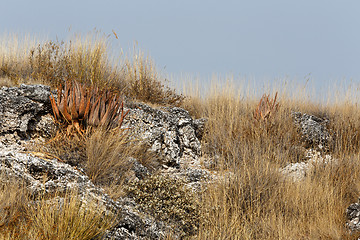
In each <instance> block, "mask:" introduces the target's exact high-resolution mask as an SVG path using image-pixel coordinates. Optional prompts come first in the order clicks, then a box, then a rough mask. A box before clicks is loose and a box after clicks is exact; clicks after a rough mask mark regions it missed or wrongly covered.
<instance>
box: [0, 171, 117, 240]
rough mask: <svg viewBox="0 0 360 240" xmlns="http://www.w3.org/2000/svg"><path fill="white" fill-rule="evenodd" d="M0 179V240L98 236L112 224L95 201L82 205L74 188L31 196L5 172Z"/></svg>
mask: <svg viewBox="0 0 360 240" xmlns="http://www.w3.org/2000/svg"><path fill="white" fill-rule="evenodd" d="M1 179H2V184H1V188H0V202H1V206H0V213H1V214H0V224H1V225H0V239H4V240H5V239H6V240H10V239H11V240H14V239H16V240H17V239H19V240H21V239H29V240H38V239H44V240H45V239H48V240H50V239H51V240H55V239H59V240H60V239H61V240H63V239H101V237H102V236H103V235H104V233H105V231H106V230H107V229H109V228H111V227H112V226H113V225H114V222H115V221H114V220H115V217H116V216H110V215H105V214H104V213H103V212H101V210H99V208H98V205H97V203H96V202H89V203H87V205H86V206H83V204H81V202H80V201H79V200H78V196H77V193H76V190H74V191H70V192H67V193H66V194H65V195H60V194H56V195H55V196H54V195H52V196H51V198H49V197H48V196H46V195H44V196H38V197H34V196H32V195H31V194H30V192H28V191H27V190H26V187H25V186H23V184H22V183H20V182H17V181H16V180H14V179H9V178H8V177H7V176H6V174H5V173H2V174H1ZM10 182H11V183H10ZM49 199H51V200H49Z"/></svg>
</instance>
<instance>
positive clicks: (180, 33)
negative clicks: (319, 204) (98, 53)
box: [0, 0, 360, 89]
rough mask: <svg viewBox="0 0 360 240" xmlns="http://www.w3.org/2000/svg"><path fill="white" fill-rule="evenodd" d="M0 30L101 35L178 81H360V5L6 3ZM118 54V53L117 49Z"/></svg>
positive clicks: (190, 0) (320, 84) (316, 0)
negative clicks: (214, 77)
mask: <svg viewBox="0 0 360 240" xmlns="http://www.w3.org/2000/svg"><path fill="white" fill-rule="evenodd" d="M0 3H1V9H2V11H1V14H0V30H3V32H6V33H9V32H10V33H20V34H21V33H30V34H34V35H41V36H44V35H46V36H48V37H49V38H51V39H55V38H58V39H66V38H67V37H68V35H69V29H70V32H72V33H83V34H86V33H89V32H91V31H93V30H94V29H95V28H96V29H97V30H100V31H101V32H103V33H105V34H112V31H115V32H116V33H117V36H118V39H115V37H113V38H112V39H111V41H116V44H117V45H120V46H121V48H122V49H124V50H125V51H126V49H131V48H132V47H133V45H134V42H137V44H138V47H139V48H140V49H142V50H143V51H144V52H146V53H147V54H149V55H150V56H151V58H152V59H153V60H154V62H155V64H156V66H157V67H158V68H159V69H161V70H162V71H164V72H165V73H166V74H171V75H174V76H180V75H181V76H183V75H191V76H197V77H198V79H200V82H201V81H203V82H206V80H208V79H209V78H210V77H211V76H212V75H213V74H217V75H219V76H225V75H233V76H235V79H236V77H237V76H239V78H247V79H250V80H251V81H257V82H258V83H260V84H262V83H266V82H267V83H269V82H270V83H271V82H272V81H274V79H290V80H293V79H296V80H297V81H300V82H301V81H306V80H310V82H311V84H313V85H314V86H315V88H316V89H323V88H324V86H328V85H329V84H332V85H334V84H335V85H336V84H339V83H344V82H350V81H351V82H353V83H359V82H360V67H359V63H360V31H359V29H360V1H359V0H341V1H340V0H326V1H325V0H301V1H293V0H271V1H270V0H252V1H250V0H248V1H244V0H237V1H235V0H234V1H230V0H222V1H220V0H217V1H214V0H182V1H175V0H172V1H171V0H152V1H150V0H127V1H122V0H117V1H115V0H102V1H94V0H87V1H83V0H71V1H69V0H62V1H51V0H47V1H40V0H32V1H28V0H12V1H4V0H0ZM114 51H116V50H114Z"/></svg>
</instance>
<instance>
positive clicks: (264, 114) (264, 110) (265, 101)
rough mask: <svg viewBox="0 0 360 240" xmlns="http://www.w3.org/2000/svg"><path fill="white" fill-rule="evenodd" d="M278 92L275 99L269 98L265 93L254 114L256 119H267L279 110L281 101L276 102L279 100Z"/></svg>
mask: <svg viewBox="0 0 360 240" xmlns="http://www.w3.org/2000/svg"><path fill="white" fill-rule="evenodd" d="M277 94H278V93H277V92H276V93H275V97H274V98H273V99H269V97H270V96H269V95H266V94H264V95H263V96H262V97H261V99H260V101H259V104H258V106H257V108H256V109H255V111H254V112H253V116H254V118H255V120H257V121H260V120H263V121H266V120H267V119H269V117H270V116H271V115H272V114H273V113H274V112H276V111H277V110H278V107H279V103H276V100H277Z"/></svg>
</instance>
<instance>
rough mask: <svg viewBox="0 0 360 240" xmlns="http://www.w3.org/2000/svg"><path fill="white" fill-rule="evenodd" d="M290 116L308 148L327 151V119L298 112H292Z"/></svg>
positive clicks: (328, 135)
mask: <svg viewBox="0 0 360 240" xmlns="http://www.w3.org/2000/svg"><path fill="white" fill-rule="evenodd" d="M292 116H293V117H294V121H295V124H296V125H297V127H298V128H299V131H300V133H301V136H302V138H303V140H304V142H305V144H306V146H307V147H308V148H315V149H317V150H319V151H322V152H327V151H329V149H330V147H331V136H330V134H329V132H328V130H327V129H326V124H327V123H328V120H326V119H322V118H319V117H316V116H312V115H308V114H306V113H304V114H302V113H300V112H292Z"/></svg>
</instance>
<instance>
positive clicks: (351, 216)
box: [346, 202, 360, 232]
mask: <svg viewBox="0 0 360 240" xmlns="http://www.w3.org/2000/svg"><path fill="white" fill-rule="evenodd" d="M346 218H347V220H348V222H347V224H346V225H347V227H348V228H349V229H350V230H351V231H354V232H358V231H360V203H358V202H357V203H353V204H351V205H350V206H349V207H348V208H347V209H346Z"/></svg>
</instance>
